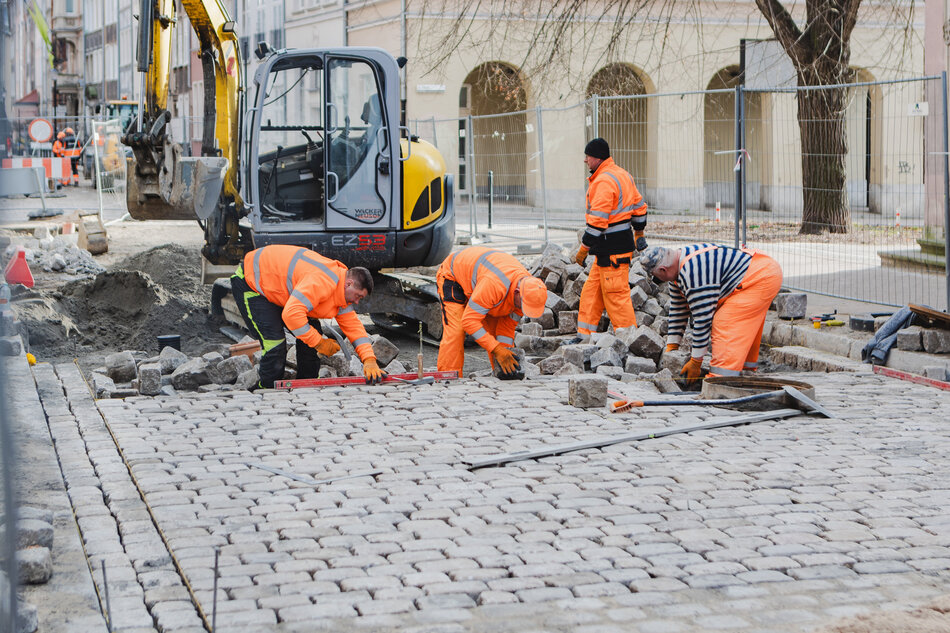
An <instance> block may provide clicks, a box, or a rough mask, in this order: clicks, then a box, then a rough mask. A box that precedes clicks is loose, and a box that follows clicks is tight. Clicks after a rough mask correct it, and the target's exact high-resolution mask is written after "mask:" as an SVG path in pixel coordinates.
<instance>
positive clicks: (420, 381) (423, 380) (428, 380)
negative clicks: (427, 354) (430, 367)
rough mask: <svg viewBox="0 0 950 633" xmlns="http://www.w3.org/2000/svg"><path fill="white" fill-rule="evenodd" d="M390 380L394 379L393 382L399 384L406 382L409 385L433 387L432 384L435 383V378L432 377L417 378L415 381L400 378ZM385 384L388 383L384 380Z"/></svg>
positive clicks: (394, 377)
mask: <svg viewBox="0 0 950 633" xmlns="http://www.w3.org/2000/svg"><path fill="white" fill-rule="evenodd" d="M390 378H392V379H393V380H397V381H399V382H404V383H406V384H407V385H431V384H432V383H434V382H435V378H433V377H432V376H423V377H422V378H415V379H413V380H407V379H405V378H399V377H398V376H390ZM383 382H386V381H385V380H384V381H383Z"/></svg>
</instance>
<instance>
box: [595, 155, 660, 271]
mask: <svg viewBox="0 0 950 633" xmlns="http://www.w3.org/2000/svg"><path fill="white" fill-rule="evenodd" d="M588 180H589V182H590V185H589V186H588V188H587V229H586V230H585V231H584V237H583V238H582V242H583V243H584V245H585V246H587V247H588V248H589V249H590V252H591V254H592V255H623V254H626V253H632V252H633V250H634V240H633V233H632V232H631V228H636V229H637V230H640V231H642V230H643V227H644V226H646V213H647V204H646V203H645V202H644V201H643V196H641V195H640V192H639V191H638V190H637V185H636V183H634V182H633V176H631V175H630V174H629V173H628V172H627V171H626V170H624V169H622V168H621V167H620V166H619V165H617V164H616V163H615V162H614V160H613V159H612V158H608V159H606V160H604V162H602V163H601V164H600V166H599V167H598V168H597V170H596V171H595V172H594V173H593V174H591V176H590V178H588Z"/></svg>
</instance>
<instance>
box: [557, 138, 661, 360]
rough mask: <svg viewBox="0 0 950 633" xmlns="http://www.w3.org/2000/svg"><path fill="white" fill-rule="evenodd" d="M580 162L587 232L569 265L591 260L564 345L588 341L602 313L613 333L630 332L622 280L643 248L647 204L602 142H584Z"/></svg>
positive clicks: (626, 292) (625, 282)
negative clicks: (573, 329)
mask: <svg viewBox="0 0 950 633" xmlns="http://www.w3.org/2000/svg"><path fill="white" fill-rule="evenodd" d="M584 162H585V163H586V164H587V169H588V170H590V173H591V176H590V178H588V181H589V182H590V185H589V186H588V188H587V218H586V219H587V229H586V230H585V231H584V235H583V237H582V238H581V246H580V248H579V249H578V250H577V255H575V257H574V261H576V262H577V263H578V264H580V265H581V266H583V265H584V262H585V261H586V260H587V255H588V253H590V254H591V255H594V256H595V257H596V258H597V260H596V262H594V265H593V266H591V270H590V273H589V275H588V277H587V281H586V282H585V283H584V288H583V289H582V290H581V301H580V307H579V310H578V314H577V338H575V339H573V340H572V341H568V342H569V343H579V342H581V341H585V340H587V339H589V338H590V335H591V333H592V332H596V331H597V324H598V323H600V317H601V315H602V314H603V312H604V308H606V309H607V316H608V317H610V320H611V322H612V323H613V326H614V328H615V329H618V328H625V327H636V325H637V316H636V314H635V313H634V311H633V302H632V301H631V300H630V284H629V282H628V280H627V278H628V276H629V272H630V260H631V258H632V257H633V250H634V248H636V250H638V251H642V250H645V249H646V247H647V241H646V238H645V237H644V236H643V230H644V229H645V228H646V225H647V204H646V202H644V201H643V196H641V195H640V192H639V191H638V190H637V185H636V183H634V182H633V176H631V175H630V174H629V173H628V172H627V171H625V170H624V169H621V168H620V166H618V165H617V164H616V163H615V162H614V160H613V159H612V158H611V157H610V146H609V145H607V141H605V140H604V139H602V138H595V139H594V140H592V141H591V142H590V143H588V144H587V147H585V148H584ZM631 228H632V229H633V232H632V233H631Z"/></svg>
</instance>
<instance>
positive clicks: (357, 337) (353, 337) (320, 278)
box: [231, 244, 386, 389]
mask: <svg viewBox="0 0 950 633" xmlns="http://www.w3.org/2000/svg"><path fill="white" fill-rule="evenodd" d="M372 292H373V276H372V275H371V274H370V272H369V271H368V270H366V269H365V268H360V267H356V268H351V269H349V270H347V268H346V266H344V265H343V264H342V263H340V262H338V261H336V260H335V259H330V258H328V257H324V256H323V255H320V254H319V253H315V252H313V251H311V250H307V249H306V248H301V247H299V246H290V245H283V244H281V245H277V244H275V245H271V246H265V247H263V248H259V249H257V250H253V251H251V252H249V253H248V254H247V255H245V256H244V262H243V263H242V264H241V265H239V266H238V268H237V270H236V271H235V273H234V275H233V276H232V277H231V293H232V294H233V295H234V300H235V301H237V304H238V309H239V310H240V311H241V316H243V317H244V322H245V323H247V327H248V329H249V330H250V331H251V332H252V333H253V335H254V336H255V337H256V338H257V340H259V341H260V342H261V350H262V352H263V354H262V356H261V364H260V367H259V368H258V373H259V374H260V382H259V383H258V387H259V388H266V389H269V388H272V387H273V386H274V381H275V380H280V379H281V378H283V375H284V364H285V362H286V360H287V343H286V340H285V336H284V328H285V327H286V328H287V329H288V330H290V333H291V334H293V335H294V336H295V337H297V342H296V345H297V377H298V378H316V377H317V376H318V375H319V372H320V358H319V357H318V356H317V354H318V353H320V354H323V355H324V356H332V355H333V354H335V353H336V352H338V351H339V350H340V346H339V345H338V344H337V342H336V341H334V340H333V339H331V338H327V337H325V336H323V335H322V331H321V328H320V322H319V321H312V322H311V319H329V318H331V317H335V318H336V321H337V323H339V324H340V329H342V330H343V333H344V334H345V335H346V337H347V338H348V339H349V340H350V342H351V343H352V344H353V347H355V348H356V353H357V355H358V356H359V357H360V360H361V361H363V375H364V376H365V377H366V382H367V383H368V384H374V383H379V382H380V381H382V379H383V377H384V376H385V375H386V372H384V371H383V370H381V369H380V368H379V364H378V363H377V362H376V355H375V354H374V353H373V346H372V344H371V343H370V340H369V337H368V336H367V335H366V330H365V329H364V328H363V324H362V323H361V322H360V320H359V317H357V316H356V311H355V309H354V307H353V306H354V304H356V303H358V302H359V301H360V300H361V299H364V298H365V297H368V296H369V295H370V293H372ZM314 326H316V327H314Z"/></svg>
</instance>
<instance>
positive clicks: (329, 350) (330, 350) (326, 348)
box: [316, 336, 340, 356]
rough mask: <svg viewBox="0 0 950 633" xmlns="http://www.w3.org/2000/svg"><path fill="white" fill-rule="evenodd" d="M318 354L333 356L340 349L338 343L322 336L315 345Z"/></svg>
mask: <svg viewBox="0 0 950 633" xmlns="http://www.w3.org/2000/svg"><path fill="white" fill-rule="evenodd" d="M316 350H317V353H318V354H323V355H324V356H333V355H334V354H336V353H337V352H339V351H340V344H339V343H337V342H336V341H334V340H333V339H332V338H327V337H326V336H324V337H323V338H322V339H320V342H319V343H317V347H316Z"/></svg>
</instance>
